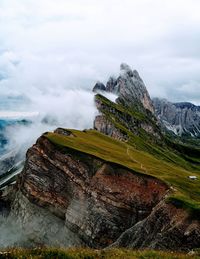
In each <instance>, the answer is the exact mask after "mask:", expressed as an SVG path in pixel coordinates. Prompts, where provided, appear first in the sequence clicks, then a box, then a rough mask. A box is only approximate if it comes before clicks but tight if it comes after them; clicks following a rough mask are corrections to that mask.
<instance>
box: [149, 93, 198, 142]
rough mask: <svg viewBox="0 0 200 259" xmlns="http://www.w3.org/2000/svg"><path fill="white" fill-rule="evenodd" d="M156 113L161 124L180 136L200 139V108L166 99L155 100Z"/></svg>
mask: <svg viewBox="0 0 200 259" xmlns="http://www.w3.org/2000/svg"><path fill="white" fill-rule="evenodd" d="M153 104H154V107H155V112H156V115H157V117H158V119H159V120H160V121H161V123H162V124H163V125H164V126H165V127H166V128H167V129H168V130H170V131H172V132H173V133H175V134H176V135H179V136H184V135H188V136H192V137H200V106H195V105H194V104H191V103H187V102H181V103H171V102H169V101H167V100H165V99H159V98H155V99H153Z"/></svg>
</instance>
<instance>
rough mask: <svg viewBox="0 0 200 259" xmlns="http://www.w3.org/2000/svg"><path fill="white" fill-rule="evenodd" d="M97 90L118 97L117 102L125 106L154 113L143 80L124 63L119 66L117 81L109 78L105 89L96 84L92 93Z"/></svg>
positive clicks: (100, 84)
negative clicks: (136, 107)
mask: <svg viewBox="0 0 200 259" xmlns="http://www.w3.org/2000/svg"><path fill="white" fill-rule="evenodd" d="M98 90H100V91H102V90H103V91H107V92H112V93H114V94H116V95H118V96H119V98H118V102H121V103H125V104H126V105H127V106H134V105H137V106H138V107H139V108H145V109H147V110H149V111H150V112H152V113H154V106H153V103H152V100H151V98H150V96H149V93H148V91H147V89H146V86H145V84H144V82H143V80H142V79H141V77H140V76H139V74H138V72H137V71H136V70H132V69H131V68H130V67H129V66H128V65H127V64H125V63H122V64H121V65H120V75H119V77H118V78H117V79H115V78H114V77H110V78H109V80H108V82H107V84H106V87H105V86H104V85H103V84H102V83H99V82H98V83H97V84H96V85H95V86H94V88H93V91H94V92H98ZM140 106H141V107H140Z"/></svg>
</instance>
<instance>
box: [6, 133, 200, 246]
mask: <svg viewBox="0 0 200 259" xmlns="http://www.w3.org/2000/svg"><path fill="white" fill-rule="evenodd" d="M163 165H165V169H164V170H163V171H161V169H162V167H163ZM172 168H173V169H172ZM189 174H190V172H187V171H186V170H185V169H182V168H180V167H177V166H174V165H172V164H170V163H168V164H167V162H161V161H159V160H158V159H155V158H153V156H150V155H149V154H147V153H144V152H142V151H138V150H137V149H134V148H133V147H132V146H130V145H129V144H127V143H124V142H121V141H117V140H115V139H112V138H110V137H108V136H105V135H103V134H101V133H98V132H96V131H91V130H90V131H83V132H81V131H77V130H65V129H57V130H56V131H55V133H46V134H44V135H43V136H42V137H40V138H39V139H38V141H37V143H36V144H35V145H34V146H33V147H31V148H30V149H29V150H28V152H27V159H26V163H25V167H24V170H23V172H22V174H21V175H20V177H19V178H18V182H17V187H16V188H17V193H16V196H15V198H14V200H13V201H12V205H11V207H12V209H11V212H10V217H11V218H12V219H14V220H15V222H16V224H17V226H20V229H21V230H20V231H22V236H23V237H26V240H24V239H19V240H20V241H19V240H18V241H19V242H18V243H17V242H16V244H18V245H27V243H28V245H29V246H30V245H37V244H40V245H45V244H46V245H54V246H55V245H58V246H89V247H94V248H104V247H108V246H110V245H112V244H113V246H116V245H119V246H128V247H153V248H163V249H172V250H173V249H175V250H177V246H178V245H179V248H178V249H180V250H188V249H192V248H195V247H199V246H200V232H199V229H200V222H199V219H195V217H194V215H197V214H195V213H196V212H197V211H198V210H197V209H196V210H195V209H194V208H192V210H188V209H186V210H185V209H181V208H180V209H179V208H176V207H177V204H179V205H180V204H181V203H180V200H176V202H177V204H175V203H176V202H175V203H174V205H173V203H172V202H171V201H170V203H168V202H169V199H170V198H173V195H174V192H180V191H183V190H182V182H181V180H180V179H179V176H178V175H181V177H182V179H186V178H187V175H189ZM170 181H171V182H175V181H177V184H174V185H173V186H174V187H173V188H171V187H170V185H171V182H170ZM185 184H186V187H185V190H184V192H186V191H187V190H189V189H191V185H193V183H192V182H189V183H188V186H187V183H185ZM194 184H197V185H198V182H196V183H194ZM188 192H189V191H188ZM182 195H184V194H183V193H182ZM193 195H195V191H194V193H193ZM174 201H175V200H174ZM181 206H182V205H181ZM183 215H184V217H183ZM186 223H187V224H186ZM154 227H155V228H154ZM177 228H178V229H177ZM188 233H189V234H188ZM186 237H187V238H186ZM185 238H186V239H185ZM183 239H184V240H185V241H184V242H183V243H181V242H182V240H183ZM166 240H171V241H170V242H169V243H168V245H166ZM193 240H195V242H193ZM181 244H182V245H181Z"/></svg>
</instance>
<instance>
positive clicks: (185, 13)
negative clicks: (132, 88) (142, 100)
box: [0, 0, 200, 105]
mask: <svg viewBox="0 0 200 259" xmlns="http://www.w3.org/2000/svg"><path fill="white" fill-rule="evenodd" d="M199 14H200V1H199V0H184V1H183V0H123V1H122V0H120V1H118V0H56V1H55V0H38V1H37V0H0V79H1V81H0V94H10V93H12V94H23V93H24V94H29V95H34V93H38V92H42V93H46V92H49V93H54V92H55V91H58V90H59V89H65V88H66V89H73V88H81V89H86V88H87V89H89V88H92V86H93V85H94V83H95V81H97V80H101V81H103V82H105V81H106V80H107V78H108V77H109V75H117V73H118V72H119V65H120V63H121V62H126V63H128V64H129V65H130V66H131V67H132V68H133V69H136V70H138V72H139V73H140V75H141V77H142V78H143V80H144V82H145V83H146V86H147V88H148V90H149V92H150V95H151V96H152V97H154V96H159V97H164V98H167V99H169V100H171V101H186V100H187V101H191V102H193V103H196V104H199V105H200V15H199ZM55 89H57V90H55Z"/></svg>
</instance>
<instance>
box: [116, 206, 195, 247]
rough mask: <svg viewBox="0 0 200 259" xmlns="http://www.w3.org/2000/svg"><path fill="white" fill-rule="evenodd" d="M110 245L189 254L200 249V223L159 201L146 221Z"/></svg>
mask: <svg viewBox="0 0 200 259" xmlns="http://www.w3.org/2000/svg"><path fill="white" fill-rule="evenodd" d="M197 218H198V216H197ZM112 246H113V247H127V248H146V247H148V248H150V249H159V250H184V251H189V250H192V249H194V248H199V247H200V222H199V220H197V219H192V218H191V217H190V216H189V215H188V213H187V212H186V211H185V210H183V209H178V208H176V207H174V206H173V205H172V204H166V203H164V202H163V201H161V202H160V203H159V204H158V205H157V206H156V207H155V208H154V209H153V210H152V212H151V214H150V215H149V216H148V217H147V218H146V219H144V220H142V221H140V222H138V223H137V224H136V225H134V226H133V227H131V228H130V229H128V230H126V231H125V232H124V233H123V234H122V235H121V236H120V237H119V239H118V240H117V241H116V242H115V243H114V244H113V245H112Z"/></svg>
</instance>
